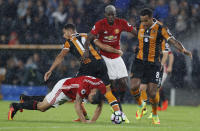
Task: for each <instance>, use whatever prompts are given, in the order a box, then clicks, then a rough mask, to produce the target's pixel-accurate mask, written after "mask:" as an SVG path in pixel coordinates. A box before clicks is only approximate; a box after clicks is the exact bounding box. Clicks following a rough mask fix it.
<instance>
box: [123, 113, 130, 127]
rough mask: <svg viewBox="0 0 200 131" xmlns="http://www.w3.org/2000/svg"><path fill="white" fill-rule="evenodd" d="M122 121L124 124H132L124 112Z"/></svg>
mask: <svg viewBox="0 0 200 131" xmlns="http://www.w3.org/2000/svg"><path fill="white" fill-rule="evenodd" d="M122 119H123V121H124V123H127V124H128V123H130V121H129V119H128V118H127V116H126V115H125V114H124V113H123V112H122Z"/></svg>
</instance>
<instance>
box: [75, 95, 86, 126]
mask: <svg viewBox="0 0 200 131" xmlns="http://www.w3.org/2000/svg"><path fill="white" fill-rule="evenodd" d="M82 101H83V99H82V98H81V97H80V95H79V94H76V100H75V110H76V113H77V115H78V117H79V118H80V120H81V122H83V123H86V122H87V121H86V119H85V117H84V115H83V111H82V108H81V103H82Z"/></svg>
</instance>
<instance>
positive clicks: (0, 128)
mask: <svg viewBox="0 0 200 131" xmlns="http://www.w3.org/2000/svg"><path fill="white" fill-rule="evenodd" d="M30 128H33V129H34V128H38V129H39V128H49V129H51V128H52V129H54V128H68V129H69V128H128V129H134V128H139V129H142V128H158V129H159V128H160V129H161V128H165V129H166V128H187V129H188V128H194V127H182V126H180V127H171V126H167V127H155V126H148V127H136V126H128V127H125V126H117V125H116V126H115V125H113V126H76V125H75V126H70V127H68V126H51V127H49V126H39V127H33V126H26V127H18V126H15V127H0V130H11V129H30Z"/></svg>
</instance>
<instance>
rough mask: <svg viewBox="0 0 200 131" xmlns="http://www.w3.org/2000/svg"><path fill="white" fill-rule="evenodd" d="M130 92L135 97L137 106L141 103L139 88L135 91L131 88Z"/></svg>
mask: <svg viewBox="0 0 200 131" xmlns="http://www.w3.org/2000/svg"><path fill="white" fill-rule="evenodd" d="M131 94H132V95H133V96H134V97H135V100H136V102H137V103H138V105H139V106H141V105H142V99H141V97H140V91H139V88H138V89H137V90H136V91H133V90H131Z"/></svg>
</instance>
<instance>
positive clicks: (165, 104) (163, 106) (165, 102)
mask: <svg viewBox="0 0 200 131" xmlns="http://www.w3.org/2000/svg"><path fill="white" fill-rule="evenodd" d="M167 107H168V100H165V101H163V104H162V110H163V111H165V110H167Z"/></svg>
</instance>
